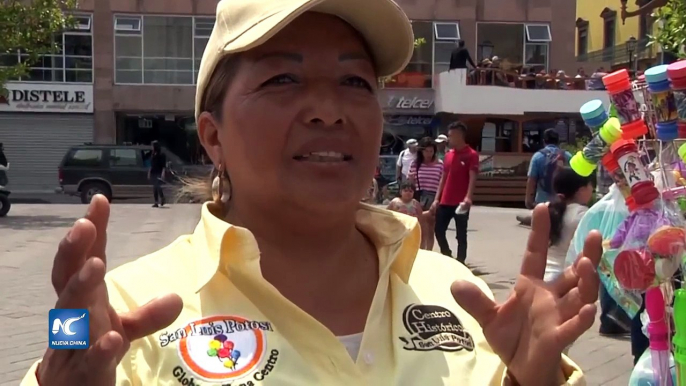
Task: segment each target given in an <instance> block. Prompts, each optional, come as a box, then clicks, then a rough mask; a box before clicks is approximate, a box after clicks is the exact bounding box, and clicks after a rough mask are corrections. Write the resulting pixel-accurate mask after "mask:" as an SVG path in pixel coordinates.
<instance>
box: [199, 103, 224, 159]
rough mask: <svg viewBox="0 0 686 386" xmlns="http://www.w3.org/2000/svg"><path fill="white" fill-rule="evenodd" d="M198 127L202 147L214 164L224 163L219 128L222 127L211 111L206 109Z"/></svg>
mask: <svg viewBox="0 0 686 386" xmlns="http://www.w3.org/2000/svg"><path fill="white" fill-rule="evenodd" d="M197 127H198V138H199V139H200V143H201V144H202V147H203V148H205V151H206V152H207V155H208V156H209V157H210V159H211V160H212V163H213V164H214V166H215V167H218V166H219V165H220V164H221V163H222V148H221V143H220V142H219V130H220V129H221V127H220V124H219V122H218V121H217V120H216V119H215V118H214V116H213V115H212V114H211V113H209V112H207V111H204V112H203V113H201V114H200V116H199V117H198V122H197Z"/></svg>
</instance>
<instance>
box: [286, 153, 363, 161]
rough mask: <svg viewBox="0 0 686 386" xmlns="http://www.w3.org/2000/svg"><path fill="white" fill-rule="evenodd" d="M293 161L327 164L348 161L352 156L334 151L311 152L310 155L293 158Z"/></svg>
mask: <svg viewBox="0 0 686 386" xmlns="http://www.w3.org/2000/svg"><path fill="white" fill-rule="evenodd" d="M293 159H294V160H296V161H306V162H322V163H327V162H346V161H350V160H352V159H353V156H352V155H349V154H343V153H338V152H335V151H313V152H311V153H307V154H300V155H296V156H293Z"/></svg>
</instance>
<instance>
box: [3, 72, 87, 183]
mask: <svg viewBox="0 0 686 386" xmlns="http://www.w3.org/2000/svg"><path fill="white" fill-rule="evenodd" d="M5 87H6V88H7V90H8V92H7V94H6V95H5V96H0V143H3V144H4V148H5V155H6V156H7V160H8V162H9V163H10V170H9V172H8V173H7V176H8V178H9V184H8V188H9V189H11V190H12V191H13V192H18V193H51V192H54V191H55V188H56V187H57V186H58V183H59V181H58V173H57V169H58V167H59V164H60V162H61V161H62V158H63V157H64V155H65V154H66V152H67V150H68V149H69V148H70V147H71V146H74V145H80V144H83V143H86V142H92V141H93V131H94V124H93V86H92V85H74V84H46V83H8V84H6V85H5Z"/></svg>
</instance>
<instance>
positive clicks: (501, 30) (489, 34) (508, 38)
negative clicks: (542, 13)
mask: <svg viewBox="0 0 686 386" xmlns="http://www.w3.org/2000/svg"><path fill="white" fill-rule="evenodd" d="M476 34H477V42H478V45H479V47H480V49H479V51H478V52H477V58H479V60H483V59H493V57H496V56H497V57H498V59H499V63H498V64H497V65H498V66H499V67H500V68H502V69H504V70H517V71H519V70H520V69H521V68H522V67H527V68H534V69H535V70H536V71H540V70H542V69H546V68H547V67H548V56H549V52H548V51H549V45H550V42H551V41H552V35H551V33H550V26H549V25H547V24H509V23H478V24H477V27H476ZM484 47H488V48H489V50H488V53H487V52H486V50H485V49H483V48H484ZM486 56H490V57H486Z"/></svg>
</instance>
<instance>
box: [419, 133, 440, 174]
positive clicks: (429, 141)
mask: <svg viewBox="0 0 686 386" xmlns="http://www.w3.org/2000/svg"><path fill="white" fill-rule="evenodd" d="M427 147H432V148H433V149H434V159H432V160H431V161H436V157H438V146H436V142H434V139H433V138H431V137H424V138H422V139H420V140H419V148H418V149H417V160H416V161H415V162H416V163H417V168H419V166H420V165H421V164H423V163H424V153H422V150H424V149H426V148H427Z"/></svg>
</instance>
